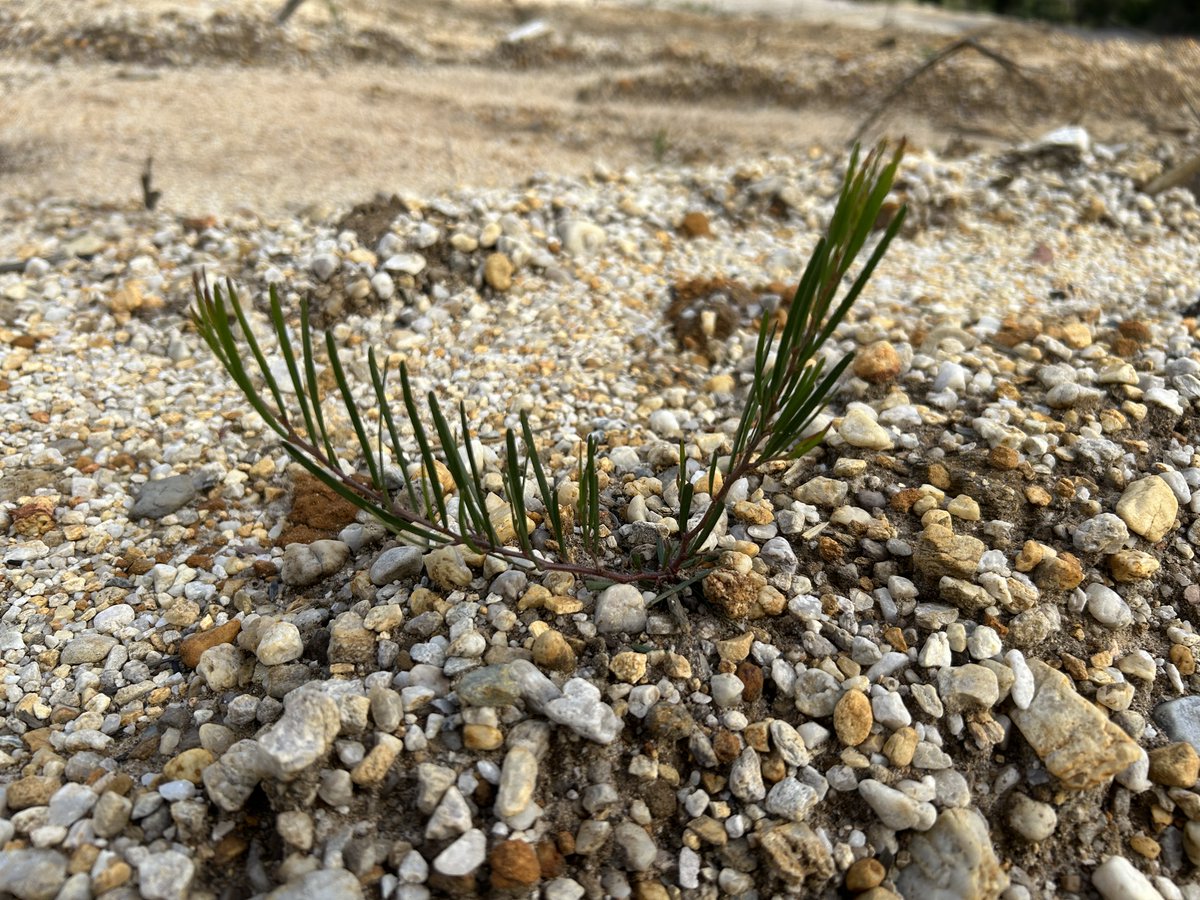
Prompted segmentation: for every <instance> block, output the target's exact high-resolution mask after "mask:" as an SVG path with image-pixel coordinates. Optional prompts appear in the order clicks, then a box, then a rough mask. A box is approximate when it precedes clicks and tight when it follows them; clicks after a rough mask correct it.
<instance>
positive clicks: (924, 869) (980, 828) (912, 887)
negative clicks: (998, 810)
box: [896, 809, 1008, 900]
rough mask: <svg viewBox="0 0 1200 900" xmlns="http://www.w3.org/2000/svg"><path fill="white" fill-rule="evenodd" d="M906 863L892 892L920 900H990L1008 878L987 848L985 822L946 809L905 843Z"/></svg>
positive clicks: (975, 814)
mask: <svg viewBox="0 0 1200 900" xmlns="http://www.w3.org/2000/svg"><path fill="white" fill-rule="evenodd" d="M908 851H909V854H910V855H911V857H912V862H911V863H909V865H908V866H906V867H905V868H904V870H903V871H901V872H900V875H899V877H898V878H897V879H896V887H897V888H898V889H899V891H900V893H901V895H902V896H904V897H912V898H921V900H996V898H998V897H999V896H1000V894H1001V893H1003V892H1004V890H1005V889H1006V888H1007V887H1008V876H1007V875H1006V874H1005V873H1004V870H1003V869H1001V868H1000V861H999V860H998V859H996V853H995V851H994V850H993V849H992V837H991V835H990V834H989V833H988V826H987V822H986V821H984V818H983V816H981V815H980V814H979V812H978V811H976V810H974V809H948V810H945V811H943V812H942V814H941V815H940V816H938V819H937V822H935V823H934V826H933V828H931V829H929V831H927V832H925V833H924V834H918V835H917V836H916V837H914V838H913V839H912V841H910V842H909V845H908Z"/></svg>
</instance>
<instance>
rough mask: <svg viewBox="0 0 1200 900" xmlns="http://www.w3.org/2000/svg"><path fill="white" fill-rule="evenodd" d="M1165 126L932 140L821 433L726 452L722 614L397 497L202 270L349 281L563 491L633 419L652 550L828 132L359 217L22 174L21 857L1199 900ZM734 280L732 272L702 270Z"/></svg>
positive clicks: (608, 475) (626, 539)
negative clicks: (366, 514)
mask: <svg viewBox="0 0 1200 900" xmlns="http://www.w3.org/2000/svg"><path fill="white" fill-rule="evenodd" d="M1165 152H1166V151H1165V150H1163V148H1158V147H1153V146H1149V145H1137V146H1127V147H1120V148H1114V147H1105V146H1090V144H1089V142H1088V141H1087V139H1086V135H1084V134H1081V133H1079V132H1078V131H1070V130H1068V131H1066V132H1064V133H1061V134H1060V135H1058V136H1057V137H1056V138H1055V139H1053V140H1050V141H1047V142H1043V143H1041V144H1039V145H1037V146H1034V147H1027V148H1019V149H1017V150H1014V151H1013V152H1011V153H1006V154H1001V155H987V156H970V157H966V158H962V159H946V158H940V157H937V156H935V155H933V154H931V153H928V152H921V151H916V152H914V153H912V154H911V155H910V156H909V158H908V159H907V160H906V163H905V166H904V169H903V173H902V178H901V181H900V186H899V188H898V193H899V194H900V195H901V197H899V198H898V199H906V200H908V202H910V204H911V206H912V209H913V215H912V219H911V224H910V225H909V227H908V228H907V230H906V231H905V233H904V235H903V236H902V237H901V238H900V239H898V240H897V241H896V243H895V244H893V247H892V250H891V252H890V254H889V256H888V258H887V260H886V261H885V263H884V264H883V266H882V267H881V269H880V271H879V273H878V275H877V277H876V278H875V280H874V282H873V284H872V286H871V288H870V289H869V291H868V292H867V294H866V295H865V296H864V297H863V299H862V300H861V301H860V303H859V305H858V307H857V308H856V310H855V312H854V314H853V315H852V316H851V318H850V319H849V320H848V321H847V322H846V323H845V324H844V326H843V327H842V328H841V330H840V331H839V333H838V334H837V336H836V338H835V340H834V341H833V342H831V347H830V352H831V353H833V354H840V353H842V352H844V351H847V350H850V349H855V350H857V351H858V356H857V359H856V361H855V363H854V366H853V374H852V376H851V377H849V378H848V379H847V380H846V382H845V384H844V386H843V387H842V388H841V390H840V391H839V393H838V394H837V396H836V398H835V400H834V402H833V404H832V405H831V406H830V408H829V409H828V411H827V416H826V418H827V421H828V422H829V423H830V424H831V425H832V428H831V430H830V434H829V437H828V439H827V440H826V442H825V445H824V447H823V448H822V449H821V450H819V451H818V452H815V453H813V454H811V455H810V456H808V457H806V458H805V459H803V460H801V461H799V462H798V463H796V464H794V465H790V466H789V465H781V466H777V467H774V468H772V469H770V470H768V471H767V472H764V473H762V475H761V476H756V477H754V478H750V479H746V480H744V481H742V482H740V483H737V484H735V485H733V486H732V489H731V490H730V492H729V495H728V510H727V513H728V514H727V516H726V519H725V520H724V521H723V523H722V525H721V527H720V528H719V529H718V535H719V538H718V547H719V549H720V550H721V553H722V556H721V569H720V570H719V571H718V572H716V573H714V574H713V575H711V576H709V577H708V578H707V579H706V580H705V582H704V583H703V585H702V586H701V587H700V589H699V590H697V591H696V592H695V593H694V595H693V596H690V597H687V598H685V600H684V607H685V608H686V621H681V619H680V617H678V616H675V615H672V614H671V612H670V611H668V610H667V609H666V608H664V607H662V606H653V605H649V604H648V601H649V600H650V599H652V598H651V597H649V596H647V595H643V594H642V593H640V592H639V591H638V590H636V589H634V588H632V587H629V586H615V587H609V588H605V589H592V588H590V587H589V586H588V585H586V584H584V583H583V582H581V581H579V580H576V579H574V578H572V577H570V576H567V575H564V574H562V573H557V574H554V575H550V576H543V575H539V574H538V573H535V572H527V571H523V570H521V569H519V568H512V567H509V566H508V565H507V564H505V563H504V562H502V561H499V560H496V559H484V558H477V557H474V556H473V555H472V554H470V553H466V552H463V551H460V550H457V549H451V550H440V551H435V552H431V553H429V552H424V551H422V550H421V549H419V548H415V547H409V546H404V545H402V544H398V543H397V542H395V541H394V540H393V539H391V538H390V537H388V536H387V535H385V534H384V533H383V532H382V530H381V529H379V528H378V527H376V526H375V525H373V524H371V523H370V522H369V521H366V520H356V519H355V515H354V510H353V509H347V508H346V507H345V506H344V505H343V504H341V503H340V502H339V501H337V499H336V498H334V497H331V496H329V495H326V494H324V493H323V492H322V489H320V488H319V487H318V486H316V485H315V484H314V482H313V481H312V480H311V479H309V478H306V477H303V476H302V475H301V474H299V473H298V472H297V471H296V470H295V467H292V466H289V463H288V459H287V457H286V455H285V454H284V453H283V451H282V449H281V447H280V445H279V443H278V441H277V440H275V439H274V436H273V435H272V434H271V433H269V432H266V431H265V430H264V429H263V427H262V425H261V423H259V422H258V421H257V420H256V418H255V417H254V416H253V414H251V413H249V412H248V411H247V407H246V405H245V403H244V402H243V400H242V398H241V397H240V395H238V394H237V392H236V390H235V389H234V388H233V387H232V386H231V385H230V383H229V382H228V381H227V379H226V378H225V376H224V373H223V372H222V371H221V370H220V368H219V366H217V365H216V363H215V362H214V361H213V360H212V359H211V358H210V357H209V356H208V355H207V351H206V350H205V348H204V347H203V345H202V344H201V342H200V340H199V338H198V336H197V334H196V333H195V331H194V330H193V329H192V327H191V326H190V324H189V321H188V318H187V304H188V303H189V301H190V297H191V294H190V291H191V279H192V277H193V274H194V273H196V272H199V271H203V272H204V273H205V275H206V277H208V278H209V279H210V280H216V279H218V278H224V277H230V278H232V279H233V281H234V283H235V285H236V286H237V287H238V289H239V290H240V291H241V293H242V295H243V296H244V297H257V296H259V295H261V294H262V293H264V292H265V289H266V288H267V287H268V286H269V285H276V286H278V289H279V291H280V295H281V298H282V299H283V300H284V304H285V307H287V309H288V310H289V313H290V314H295V313H296V310H297V303H298V300H299V298H300V297H301V296H311V298H312V302H313V304H314V309H315V310H316V311H317V313H318V315H319V317H320V320H321V321H322V323H324V325H325V326H326V327H329V328H331V329H332V330H333V333H334V334H335V335H336V336H337V338H338V340H339V342H340V343H341V344H342V345H343V346H345V347H347V354H348V356H349V357H350V359H349V366H350V369H351V371H352V372H353V373H354V374H355V375H356V376H357V377H358V379H359V384H360V385H365V381H364V373H365V362H364V360H365V350H366V347H368V346H375V347H377V348H379V350H380V352H381V353H382V355H384V356H388V357H390V358H391V360H392V362H393V363H398V362H399V361H400V360H404V361H406V362H407V364H408V366H409V367H410V369H411V370H412V372H413V375H414V380H415V385H414V387H415V388H416V389H417V390H418V391H419V392H420V391H424V390H426V389H434V390H436V391H437V392H438V394H439V395H440V397H441V398H442V400H443V401H445V402H457V401H458V400H462V401H463V402H464V403H465V404H466V409H467V413H468V415H469V417H470V418H471V420H472V423H473V427H475V428H476V429H477V430H478V434H479V439H480V447H481V455H482V457H483V459H484V460H485V467H486V468H487V473H486V474H485V479H486V480H487V481H488V483H489V484H494V485H497V486H498V484H499V475H498V468H497V467H496V456H495V452H494V451H496V450H498V449H499V447H498V445H497V444H496V439H497V437H498V436H499V435H500V433H501V432H502V430H503V428H504V427H505V426H506V425H511V424H513V423H514V421H515V418H516V416H517V414H518V413H519V412H521V411H525V412H527V413H528V415H529V416H530V418H531V421H532V422H533V424H534V427H535V428H536V429H537V431H538V434H539V437H540V438H541V439H542V440H543V442H544V443H543V449H544V457H545V459H546V461H547V464H548V465H549V466H550V468H551V469H552V470H553V471H554V472H556V473H557V475H558V476H559V477H560V478H561V479H569V478H570V477H572V473H573V471H574V461H575V454H576V453H577V451H578V448H579V446H580V443H581V442H582V441H583V440H584V439H585V438H586V436H588V435H589V434H596V435H597V436H598V437H599V438H600V439H601V441H602V443H603V445H604V448H605V457H604V463H603V469H604V471H603V477H604V484H605V488H604V496H605V504H606V518H605V525H606V528H607V532H608V537H607V542H608V552H609V553H610V557H611V560H612V561H613V562H619V561H620V560H622V559H624V558H627V557H628V555H629V554H630V552H631V551H632V550H633V549H634V548H636V547H638V546H642V545H644V544H646V543H647V542H651V543H652V542H653V540H654V538H655V536H656V535H658V534H660V533H669V532H670V531H672V530H673V529H674V528H675V527H676V524H675V522H674V519H673V518H672V514H673V510H674V509H675V502H676V501H677V496H676V494H675V487H674V486H675V484H676V477H675V472H676V468H675V467H676V466H677V465H678V464H679V456H678V450H677V444H676V442H677V440H678V439H679V438H680V437H681V436H682V437H683V438H684V440H685V441H686V446H687V453H688V461H687V466H688V469H689V472H688V476H689V477H691V478H693V479H694V480H698V481H699V480H703V479H706V478H707V475H706V464H707V461H708V460H710V459H711V458H712V455H713V454H715V453H716V454H719V453H721V452H722V448H723V447H726V446H727V444H728V441H729V439H730V436H731V435H732V432H733V429H734V427H735V425H736V419H737V415H738V413H739V412H740V406H739V397H741V396H742V394H743V392H744V390H745V388H746V385H747V383H748V381H749V372H750V370H751V367H752V354H753V341H754V322H755V320H756V319H757V318H758V317H760V316H762V315H770V314H773V313H774V307H776V306H778V305H779V304H780V303H782V302H783V298H785V297H786V295H787V291H786V286H787V285H788V284H793V283H794V282H795V279H796V278H797V277H798V275H799V273H800V271H801V269H802V266H803V263H804V260H805V259H806V254H807V250H808V249H809V248H810V247H811V245H812V243H813V241H814V240H815V237H816V234H817V233H818V230H819V229H820V227H822V225H823V224H824V223H825V221H826V220H827V217H828V215H829V213H830V212H831V211H832V206H833V199H834V192H835V189H836V186H837V183H838V177H839V172H838V162H837V157H835V156H833V155H830V154H826V153H821V152H818V151H814V152H813V153H812V154H811V155H809V156H808V157H807V158H805V159H782V158H781V159H771V160H767V161H753V162H746V163H744V164H741V165H738V166H733V167H726V168H719V169H718V168H713V169H694V170H693V169H670V170H663V171H649V172H646V171H628V172H614V171H597V172H595V173H594V175H593V176H591V177H589V178H583V179H570V180H558V179H539V180H534V181H531V182H530V183H528V184H526V185H524V186H522V187H520V188H516V189H513V190H509V191H501V192H492V193H485V194H477V195H470V196H468V195H453V196H444V197H438V198H433V199H425V200H418V199H415V198H393V199H390V200H389V199H387V198H382V199H381V201H380V202H379V203H377V204H374V205H373V206H372V207H370V208H369V209H367V208H364V209H359V210H357V211H354V212H352V213H350V214H349V215H348V216H347V217H345V218H344V219H343V220H341V222H340V223H338V222H334V221H329V220H326V221H317V222H313V221H307V220H303V219H285V220H277V221H265V220H261V219H259V218H256V217H254V216H253V215H251V214H246V215H244V216H241V217H237V218H230V219H224V220H180V219H176V218H173V217H171V216H168V215H164V214H149V213H143V212H137V211H132V210H129V209H96V208H80V207H78V206H75V205H72V204H70V203H66V202H55V201H46V202H43V203H40V204H38V205H35V206H20V205H15V204H10V205H9V206H8V207H7V209H6V210H5V212H4V225H5V227H4V228H3V229H2V230H0V258H6V259H7V258H14V259H21V260H26V262H25V263H24V265H23V267H21V270H20V271H16V272H10V273H8V274H3V275H0V341H2V342H3V346H4V353H3V357H2V360H3V361H2V362H0V420H2V422H3V426H2V428H0V463H2V465H3V470H2V477H0V504H2V505H0V528H3V530H4V532H5V534H6V538H5V540H4V542H3V551H2V555H3V562H4V567H5V568H4V579H5V586H4V589H3V590H4V599H3V603H2V604H0V654H2V660H0V677H2V681H3V691H4V693H3V696H0V713H2V715H3V717H4V718H3V726H2V727H0V780H2V781H3V785H2V786H0V845H3V847H4V851H3V853H2V854H0V894H5V893H6V892H7V895H12V896H15V897H18V898H21V900H39V898H45V900H49V898H55V897H57V898H86V897H92V896H96V897H104V898H108V900H118V898H127V897H128V898H133V897H146V898H151V900H168V898H170V900H175V898H180V900H182V898H189V897H190V898H196V900H199V898H217V897H230V898H234V897H249V896H266V897H270V898H273V900H284V898H288V900H299V898H310V897H321V898H322V900H333V898H358V897H384V898H401V900H420V898H425V897H430V896H444V895H453V896H464V895H471V894H476V895H486V896H505V895H511V896H533V895H538V896H542V897H546V898H553V900H572V898H579V897H584V896H588V897H615V898H624V897H630V896H633V897H637V898H642V900H658V898H666V897H704V898H709V897H718V896H745V897H755V896H757V897H768V896H775V895H789V894H790V895H796V896H813V897H824V896H830V897H833V896H855V897H860V898H868V900H884V898H894V897H897V896H902V897H907V898H926V897H930V898H932V897H938V898H950V897H954V898H996V897H1001V896H1003V897H1005V898H1009V900H1023V898H1037V897H1065V896H1086V897H1094V896H1101V897H1104V898H1107V900H1116V898H1130V897H1135V898H1166V900H1175V898H1183V897H1187V898H1198V897H1200V889H1198V888H1197V887H1196V884H1195V881H1196V867H1197V866H1200V792H1198V791H1197V790H1196V788H1197V781H1198V777H1200V755H1198V753H1197V751H1198V750H1200V697H1198V696H1197V690H1198V689H1200V679H1198V678H1197V675H1196V654H1197V652H1198V651H1200V635H1198V634H1197V633H1196V630H1195V623H1196V621H1197V617H1198V616H1200V586H1197V584H1196V581H1197V570H1198V568H1200V564H1198V563H1197V561H1196V559H1195V553H1196V550H1195V548H1196V546H1197V545H1198V544H1200V525H1198V524H1197V522H1198V521H1200V456H1198V455H1197V454H1198V448H1200V436H1198V435H1197V429H1196V427H1195V424H1194V421H1195V420H1194V418H1193V408H1194V405H1195V403H1196V402H1197V401H1198V400H1200V352H1198V351H1200V345H1198V344H1197V336H1198V334H1200V332H1198V331H1197V329H1198V327H1200V326H1198V323H1197V319H1196V316H1197V315H1200V306H1198V304H1200V273H1198V270H1197V268H1196V264H1195V262H1196V252H1195V247H1196V241H1197V238H1198V237H1200V210H1198V208H1197V204H1196V200H1195V198H1194V197H1193V196H1192V194H1190V193H1188V192H1186V191H1185V190H1182V189H1176V190H1174V191H1170V192H1167V193H1165V194H1162V195H1159V196H1157V197H1149V196H1147V195H1145V194H1142V193H1140V192H1139V191H1138V190H1137V189H1136V187H1135V184H1137V183H1139V182H1140V181H1142V180H1144V179H1145V178H1146V177H1148V176H1150V175H1153V174H1155V173H1156V172H1157V171H1158V170H1159V169H1160V168H1161V166H1162V164H1163V162H1164V160H1165V159H1166V156H1165V155H1164V154H1165ZM351 225H353V226H354V229H355V230H350V228H349V227H348V226H351ZM698 280H700V281H698ZM702 282H703V283H707V284H710V285H722V284H724V285H736V286H737V287H736V290H735V289H733V288H729V289H728V290H727V291H726V292H725V294H722V293H721V290H720V289H719V288H718V289H714V290H715V293H714V295H713V296H709V297H707V298H702V299H701V301H699V302H701V303H708V304H709V305H710V308H709V309H707V310H706V309H702V308H701V307H700V306H697V307H696V308H695V309H688V308H687V307H686V306H683V307H681V306H680V305H679V304H675V305H672V299H673V297H678V296H680V293H679V288H680V286H681V285H687V284H691V285H693V286H694V285H695V284H697V283H702ZM726 295H727V296H726ZM732 297H737V298H740V301H739V302H738V303H737V304H732V301H731V298H732ZM733 306H736V309H734V308H733ZM668 309H671V310H672V315H673V316H674V317H675V318H676V321H669V320H666V319H665V318H664V312H665V311H666V310H668ZM714 310H716V311H720V312H721V313H722V314H723V315H724V314H728V315H727V317H726V319H722V321H728V322H730V323H732V324H731V332H732V333H731V334H729V336H727V337H722V336H720V335H717V334H716V333H715V332H713V331H712V329H711V327H709V326H711V324H712V323H713V322H714V321H716V320H717V319H718V318H719V317H718V316H717V315H716V312H714ZM710 313H711V315H710ZM688 316H694V317H695V318H696V320H697V322H698V323H699V330H698V333H699V334H701V335H702V336H704V337H706V339H707V340H706V341H705V346H704V347H703V348H698V347H697V345H695V344H694V343H693V344H691V345H688V346H685V347H683V348H681V347H680V346H679V344H678V343H677V342H676V335H677V334H679V333H681V329H680V328H679V327H678V326H679V322H678V319H679V318H686V317H688ZM257 321H258V324H259V326H260V328H262V329H263V330H262V331H261V332H260V333H265V318H264V317H263V316H262V315H261V313H260V314H257ZM706 323H707V325H706ZM685 324H686V323H685ZM706 327H707V328H708V333H706ZM682 330H683V331H684V332H686V330H687V329H686V328H685V329H682ZM701 349H703V352H701ZM271 362H272V364H273V365H282V363H281V361H280V360H278V359H272V361H271ZM362 396H363V397H364V399H365V398H366V397H367V396H368V392H367V391H366V390H364V391H363V394H362ZM371 415H377V413H373V412H369V417H370V416H371ZM341 433H342V434H343V435H345V434H346V429H345V423H342V428H341ZM346 446H350V444H348V443H347V444H346Z"/></svg>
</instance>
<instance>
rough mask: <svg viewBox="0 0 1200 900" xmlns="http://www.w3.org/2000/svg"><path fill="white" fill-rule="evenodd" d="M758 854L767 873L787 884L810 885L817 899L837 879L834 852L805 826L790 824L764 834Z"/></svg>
mask: <svg viewBox="0 0 1200 900" xmlns="http://www.w3.org/2000/svg"><path fill="white" fill-rule="evenodd" d="M759 852H760V853H761V854H762V855H763V857H764V859H765V861H766V863H767V865H766V869H767V870H768V871H770V872H772V873H773V874H775V875H777V876H778V877H779V878H781V879H783V880H784V881H785V882H787V883H788V884H792V885H799V884H805V885H807V886H808V887H809V888H811V889H812V890H813V891H814V896H818V895H819V894H820V888H821V886H822V885H824V884H825V883H826V882H827V881H829V879H831V878H832V877H833V875H834V871H835V869H834V863H833V852H832V848H831V847H830V846H829V843H828V842H827V841H825V840H822V838H821V837H820V835H818V834H817V833H816V832H815V831H813V830H812V828H810V827H809V826H808V825H806V824H804V823H803V822H788V823H786V824H783V825H778V826H776V827H775V828H772V829H770V830H769V831H767V832H765V833H764V834H763V835H762V836H761V837H760V838H759Z"/></svg>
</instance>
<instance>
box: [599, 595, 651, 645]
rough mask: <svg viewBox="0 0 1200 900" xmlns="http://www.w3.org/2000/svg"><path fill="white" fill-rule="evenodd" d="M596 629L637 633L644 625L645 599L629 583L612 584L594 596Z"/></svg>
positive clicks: (610, 632) (611, 632)
mask: <svg viewBox="0 0 1200 900" xmlns="http://www.w3.org/2000/svg"><path fill="white" fill-rule="evenodd" d="M595 621H596V630H597V631H599V632H601V633H602V634H615V633H619V632H628V633H630V634H637V633H638V632H640V631H641V630H642V629H643V628H645V627H646V600H645V598H644V597H642V592H641V591H639V590H638V589H637V588H636V587H634V586H633V585H631V584H613V585H610V586H609V587H606V588H605V589H604V591H603V592H602V593H601V594H600V596H599V597H597V598H596V612H595Z"/></svg>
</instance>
